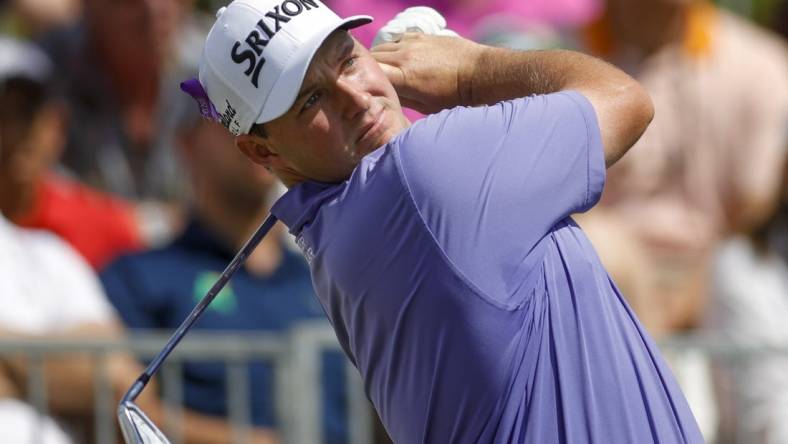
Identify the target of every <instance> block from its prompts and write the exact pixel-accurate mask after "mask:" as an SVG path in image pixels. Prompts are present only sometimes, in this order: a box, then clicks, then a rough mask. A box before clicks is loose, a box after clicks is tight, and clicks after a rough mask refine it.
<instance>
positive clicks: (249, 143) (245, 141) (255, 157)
mask: <svg viewBox="0 0 788 444" xmlns="http://www.w3.org/2000/svg"><path fill="white" fill-rule="evenodd" d="M235 146H236V147H238V149H239V150H241V152H242V153H244V155H245V156H246V157H248V158H249V160H251V161H252V162H254V163H257V164H260V165H262V166H264V167H266V168H270V167H271V166H272V164H273V163H274V162H276V160H277V158H278V157H279V155H278V154H276V152H274V151H273V150H272V149H271V146H270V143H269V142H268V141H267V140H265V139H264V138H262V137H260V136H257V135H254V134H241V135H240V136H236V137H235Z"/></svg>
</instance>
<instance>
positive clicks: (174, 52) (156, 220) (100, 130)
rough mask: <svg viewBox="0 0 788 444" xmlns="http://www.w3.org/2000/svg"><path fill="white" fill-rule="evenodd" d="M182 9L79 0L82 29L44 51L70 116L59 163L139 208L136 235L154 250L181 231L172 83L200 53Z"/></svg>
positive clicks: (178, 2)
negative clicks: (54, 68)
mask: <svg viewBox="0 0 788 444" xmlns="http://www.w3.org/2000/svg"><path fill="white" fill-rule="evenodd" d="M189 5H190V4H189V2H188V1H187V0H113V1H106V0H83V18H82V21H81V22H80V23H78V24H77V25H75V26H72V27H69V28H66V29H62V30H59V31H58V32H54V33H52V34H51V35H50V36H48V38H46V39H44V43H43V45H44V46H45V48H46V49H47V50H49V51H50V52H51V54H52V56H53V58H54V60H55V63H56V65H57V66H59V67H60V68H61V71H60V75H61V77H62V83H63V84H62V85H61V86H62V88H63V89H64V92H65V94H66V98H67V100H68V105H69V110H70V112H71V119H70V121H69V127H68V140H67V144H66V147H65V151H64V154H63V157H62V159H61V161H62V164H63V165H64V166H65V167H66V168H67V169H68V170H69V171H70V172H71V173H73V174H74V175H75V176H76V177H78V178H79V179H80V180H82V181H83V182H86V183H87V184H90V185H92V186H95V187H97V188H99V189H101V190H104V191H107V192H111V193H114V194H117V195H120V196H122V197H124V198H127V199H132V200H136V201H139V202H141V204H140V205H139V207H138V209H139V211H140V216H141V217H140V220H141V222H142V225H141V229H142V232H143V235H144V236H145V239H148V240H151V241H152V242H161V241H162V240H164V239H167V238H168V236H169V235H170V233H171V232H172V230H173V229H175V227H176V226H177V225H178V221H179V219H178V217H179V213H178V209H179V206H178V204H179V202H180V201H181V200H182V199H183V197H184V196H185V194H186V186H185V182H184V181H185V178H184V175H183V172H182V171H181V169H180V168H179V165H178V162H177V160H176V159H175V154H174V148H173V125H174V118H175V116H176V115H178V110H177V105H178V104H179V103H182V102H180V101H178V100H177V97H178V95H179V94H181V92H180V90H179V89H178V82H179V81H180V80H182V79H183V78H186V77H188V74H191V71H192V70H193V67H191V66H188V65H189V61H190V60H193V59H194V58H195V57H196V56H195V55H194V53H197V56H198V55H199V52H200V51H201V49H202V46H201V45H200V44H199V43H197V44H194V42H197V41H198V40H197V39H195V38H192V36H193V35H194V34H195V32H196V31H195V29H194V27H192V26H191V24H192V22H191V21H189V18H190V17H191V16H190V15H189V14H188V12H189ZM187 73H188V74H187Z"/></svg>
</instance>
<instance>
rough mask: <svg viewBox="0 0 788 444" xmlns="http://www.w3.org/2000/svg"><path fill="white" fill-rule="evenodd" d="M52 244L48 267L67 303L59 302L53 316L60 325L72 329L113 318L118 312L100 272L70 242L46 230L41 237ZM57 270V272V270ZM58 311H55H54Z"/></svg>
mask: <svg viewBox="0 0 788 444" xmlns="http://www.w3.org/2000/svg"><path fill="white" fill-rule="evenodd" d="M40 240H41V241H42V242H43V241H46V243H47V244H48V246H50V247H51V248H47V253H48V254H47V256H46V259H45V260H46V263H47V265H46V268H47V269H48V270H52V274H51V276H53V277H55V278H56V279H53V281H55V282H57V284H56V285H58V286H59V288H55V287H54V286H53V289H54V290H56V291H58V292H60V294H61V295H62V296H64V300H66V301H68V302H67V303H65V304H61V305H58V307H59V308H58V309H57V312H56V313H55V316H54V317H53V319H56V321H55V323H56V324H57V326H58V328H63V329H67V328H72V327H74V326H76V325H78V324H82V323H99V324H103V323H106V322H110V321H113V320H114V319H115V312H114V311H113V309H112V306H111V305H110V304H109V303H108V302H107V299H106V297H105V295H104V292H103V291H102V289H101V285H100V284H99V282H98V279H97V278H96V274H95V272H94V271H93V269H92V268H90V265H88V263H87V262H86V261H85V259H83V258H82V256H80V255H79V253H77V252H76V251H75V250H74V249H73V248H72V247H71V246H70V245H68V244H66V243H65V242H64V241H62V240H61V239H59V238H57V237H55V236H54V235H50V233H46V236H42V237H41V239H40ZM54 270H57V271H54ZM53 313H54V312H53Z"/></svg>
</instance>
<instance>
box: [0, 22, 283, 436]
mask: <svg viewBox="0 0 788 444" xmlns="http://www.w3.org/2000/svg"><path fill="white" fill-rule="evenodd" d="M47 71H48V63H47V59H46V57H45V56H43V54H41V53H40V52H38V51H37V50H36V49H35V48H34V47H31V46H28V45H26V44H23V43H21V42H18V41H15V40H11V39H7V38H4V39H0V102H2V103H3V107H0V246H2V248H0V302H3V303H4V304H5V305H4V308H3V310H0V340H17V339H41V340H53V339H90V338H96V337H101V338H106V339H113V338H115V339H120V338H122V337H123V334H124V330H123V328H122V324H121V323H120V322H119V321H118V318H117V317H116V313H115V311H114V310H113V308H112V306H111V305H110V304H109V303H108V302H107V300H106V297H105V295H104V293H103V292H102V290H101V286H100V283H99V281H98V279H97V278H96V276H95V274H94V273H93V271H92V270H91V269H90V267H89V266H88V265H87V263H86V262H85V261H84V259H82V258H81V257H80V256H79V255H78V254H76V252H75V251H73V250H72V249H71V248H70V247H69V246H68V245H67V244H65V243H64V242H63V241H62V240H61V239H59V238H57V237H56V236H55V235H53V234H51V233H47V232H44V231H37V230H29V229H24V228H19V227H16V226H14V225H13V224H12V223H11V222H10V221H9V220H8V217H10V216H16V215H19V214H25V213H27V212H28V210H29V208H30V205H31V204H32V203H33V202H35V201H36V196H37V195H36V185H37V184H39V182H40V181H41V180H42V179H41V178H42V175H43V173H44V172H45V171H46V168H47V166H48V165H49V164H50V163H51V162H52V160H53V159H54V158H56V154H57V149H56V147H57V135H58V131H59V128H60V126H59V124H58V123H57V121H58V120H59V119H60V115H59V108H58V106H57V105H56V104H55V103H54V102H52V101H51V100H50V98H49V96H48V95H47V92H46V87H47V83H46V82H47ZM48 186H50V185H48ZM52 186H53V185H52ZM53 193H55V194H56V195H57V193H63V194H64V196H61V197H62V199H61V198H59V197H55V198H53V199H54V202H58V204H57V205H56V206H55V207H53V208H54V209H53V211H55V210H56V213H57V214H55V217H53V219H52V220H53V221H54V222H59V221H67V222H69V223H71V224H75V223H76V222H77V221H79V222H81V223H82V224H83V225H84V226H83V229H84V230H90V229H93V230H95V231H93V232H92V234H93V235H95V236H97V237H98V238H99V239H106V238H107V236H105V233H108V231H107V229H106V227H105V226H104V225H109V224H112V223H114V222H113V220H112V219H111V218H109V219H108V218H107V217H106V214H101V213H102V211H104V212H106V213H109V214H111V213H112V212H113V211H115V210H117V208H116V207H113V206H109V207H106V208H103V210H102V209H101V208H98V207H96V205H100V204H105V203H107V202H109V200H108V199H107V198H106V197H103V196H98V195H95V194H92V192H90V191H86V190H84V189H83V188H81V187H80V186H78V185H75V184H72V185H68V186H67V188H66V189H64V190H61V189H57V188H53ZM72 194H73V195H72ZM46 202H49V201H46ZM44 205H46V203H45V204H44ZM70 205H73V207H71V206H70ZM47 208H49V207H47ZM45 214H46V212H45ZM68 214H70V215H68ZM102 220H103V221H104V222H102ZM103 224H104V225H103ZM67 228H68V227H67ZM107 359H108V361H107V364H108V365H107V371H108V374H107V379H108V381H109V384H110V389H111V390H112V396H113V397H114V399H115V400H116V401H117V400H120V397H121V396H122V395H123V394H124V393H125V391H126V390H127V389H128V388H129V387H130V386H131V384H132V383H133V382H134V380H135V379H136V378H137V376H139V374H141V373H142V368H141V367H140V366H139V364H138V363H137V362H136V360H135V359H134V358H133V357H131V356H129V355H127V354H124V353H113V354H110V355H108V357H107ZM95 364H96V361H94V360H93V359H92V358H91V357H90V356H86V355H58V356H57V357H51V358H47V359H45V362H44V368H45V372H46V374H45V381H46V389H47V400H48V402H49V406H48V407H49V411H50V412H52V414H53V415H55V416H56V417H57V420H56V419H54V418H50V417H47V418H44V420H43V421H42V422H41V423H40V424H39V419H38V413H37V412H36V411H35V410H34V409H33V408H32V407H31V406H30V405H28V404H27V403H26V401H25V400H26V399H27V398H26V396H27V395H26V393H25V391H26V390H27V388H28V381H27V379H28V377H29V375H30V367H29V365H28V362H27V360H26V359H25V358H24V357H16V356H0V430H2V442H3V443H10V444H17V443H19V444H22V443H24V444H27V443H30V442H41V443H43V444H50V443H58V444H59V443H69V442H88V438H89V435H90V432H91V430H90V429H89V428H85V427H82V426H83V425H85V423H86V422H88V420H90V419H91V417H92V415H93V412H94V406H93V402H94V397H93V394H94V385H95V380H96V378H97V375H96V368H95V367H96V365H95ZM148 391H149V392H150V393H144V394H143V396H142V399H141V401H140V402H141V403H142V404H140V406H141V407H142V408H143V409H144V410H145V411H146V412H147V413H148V414H149V415H151V416H152V417H153V418H154V420H156V419H161V415H162V410H161V408H160V406H159V404H158V402H157V401H156V400H155V396H152V394H153V393H155V383H154V388H153V389H152V390H148ZM183 419H184V422H185V427H184V429H185V430H186V433H185V440H186V442H191V443H206V444H210V443H225V442H228V441H229V437H230V428H229V426H228V425H227V424H226V423H225V422H224V421H217V420H216V419H214V418H210V417H207V416H204V415H199V414H195V413H193V412H191V411H186V412H185V413H184V417H183ZM36 437H38V438H40V439H41V440H40V441H35V439H36ZM252 439H253V440H254V442H255V443H260V444H262V443H271V442H273V441H272V437H271V435H270V434H269V433H263V432H257V433H253V434H252Z"/></svg>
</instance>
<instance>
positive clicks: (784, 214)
mask: <svg viewBox="0 0 788 444" xmlns="http://www.w3.org/2000/svg"><path fill="white" fill-rule="evenodd" d="M225 3H226V1H222V0H3V1H0V33H1V35H0V212H1V214H0V302H2V304H0V340H5V341H13V340H19V339H31V338H35V339H42V340H46V339H48V338H51V339H63V338H74V339H77V340H78V339H80V338H95V337H101V338H119V339H120V338H124V337H126V335H133V334H134V333H135V332H139V331H144V330H146V329H174V328H175V327H177V325H178V324H180V322H181V321H182V320H183V318H184V317H185V316H186V315H187V314H188V312H189V311H190V310H191V309H192V307H193V306H194V304H195V303H196V301H197V300H199V299H200V298H201V297H202V296H203V294H204V293H205V291H206V290H207V289H208V288H209V287H210V285H211V284H212V283H213V281H214V280H215V278H216V277H217V276H218V273H220V272H221V270H222V269H223V268H224V266H225V265H226V264H227V263H228V262H229V260H230V259H231V258H232V256H233V255H234V253H235V251H237V249H238V248H239V247H240V246H241V245H242V244H243V242H244V241H245V240H246V238H247V237H248V236H249V235H250V234H251V232H252V231H253V230H254V229H255V228H256V226H257V224H258V223H259V222H260V220H261V219H262V218H263V216H264V215H265V214H266V213H267V211H268V208H269V205H270V204H271V203H272V202H273V201H274V200H275V199H276V197H277V195H278V194H279V193H281V192H282V189H281V186H280V185H278V184H277V183H276V182H275V180H274V179H273V178H272V176H271V175H269V174H268V173H267V172H266V171H265V170H264V169H261V168H260V167H258V166H255V165H254V164H252V163H250V162H248V161H247V160H246V159H245V158H244V157H243V156H242V155H241V154H240V153H239V152H238V150H237V149H235V147H234V146H233V140H232V138H231V137H230V135H229V134H227V133H226V132H225V131H224V129H223V128H221V127H220V126H218V125H217V124H215V123H211V122H207V121H204V120H202V119H201V118H200V116H199V114H198V112H197V109H196V107H195V106H194V105H193V103H192V102H191V101H190V100H191V99H189V98H187V97H186V96H185V95H184V94H183V93H181V92H180V90H179V89H178V83H179V82H180V81H182V80H185V79H187V78H190V77H194V76H195V71H196V66H197V62H198V60H199V57H200V52H201V50H202V42H203V38H204V35H205V33H206V32H207V29H208V28H209V26H210V24H211V23H212V17H213V15H212V14H213V12H214V11H215V10H216V9H218V7H220V6H222V5H224V4H225ZM326 3H327V4H328V5H330V6H332V7H333V8H334V9H335V10H336V11H337V12H338V13H339V14H340V15H349V14H355V13H364V14H370V15H373V16H374V17H375V18H376V22H374V23H373V24H372V25H369V26H367V27H363V28H361V29H359V30H357V31H355V32H356V36H357V37H358V38H359V39H360V40H361V41H362V42H364V43H366V44H369V43H370V42H371V41H372V39H373V37H374V35H375V32H376V31H377V29H379V27H380V26H382V25H383V24H385V23H386V22H387V21H388V20H389V19H391V18H393V16H394V15H395V14H396V13H397V12H399V11H401V10H402V9H404V8H406V7H408V6H414V5H427V6H432V7H434V8H435V9H437V10H438V11H440V12H441V13H442V14H443V15H444V16H445V17H446V18H447V21H448V25H449V27H450V28H452V29H454V30H455V31H457V32H458V33H459V34H461V35H463V36H465V37H467V38H471V39H473V40H476V41H479V42H482V43H487V44H490V45H498V46H506V47H512V48H519V49H549V48H570V49H575V50H579V51H583V52H587V53H590V54H593V55H595V56H598V57H600V58H603V59H605V60H607V61H609V62H610V63H613V64H615V65H617V66H619V67H621V68H622V69H624V70H625V71H626V72H628V73H629V74H631V75H632V76H634V77H635V78H637V79H638V80H639V81H640V82H642V84H643V85H644V86H645V87H646V89H647V90H648V91H649V92H650V93H651V96H652V98H653V100H654V103H655V106H656V117H655V119H654V121H653V123H652V125H651V126H650V127H649V129H648V130H647V131H646V133H645V134H644V136H643V138H642V139H641V140H640V141H639V142H638V143H637V144H636V145H635V147H634V148H633V149H632V150H631V151H630V152H629V153H628V154H627V155H626V156H625V157H624V158H623V159H622V160H621V161H620V162H618V164H616V165H615V166H614V167H613V168H612V169H610V170H609V171H608V180H607V185H606V190H605V193H604V195H603V198H602V201H601V202H600V204H599V205H598V206H597V207H596V208H594V209H593V210H592V211H590V212H589V213H586V214H583V215H578V216H577V220H578V222H579V223H580V225H581V226H583V228H584V229H585V230H586V232H587V233H588V234H589V236H590V237H591V239H592V241H593V243H594V245H595V246H596V248H597V249H598V251H599V254H600V256H601V257H602V260H603V262H604V263H605V264H606V265H607V267H608V269H609V271H610V273H611V275H612V277H613V279H614V280H615V281H616V283H617V284H618V286H619V287H620V288H621V290H622V293H623V294H624V296H625V297H626V298H627V300H628V301H629V303H630V304H631V306H632V307H633V308H634V310H635V312H636V313H637V314H638V316H639V318H640V319H641V321H642V322H643V324H644V325H645V326H646V328H647V329H648V330H649V332H650V333H651V334H652V335H653V336H654V337H655V338H656V339H657V340H658V341H661V342H664V343H666V344H668V343H670V341H671V340H672V339H673V338H676V337H680V336H684V335H688V334H689V335H693V336H695V337H708V338H716V339H717V340H719V341H721V342H722V343H726V342H727V343H730V344H750V345H752V346H753V347H756V348H757V347H772V348H773V349H774V350H777V349H779V348H780V347H782V349H783V350H785V351H784V352H782V353H779V352H777V351H774V352H772V353H758V354H746V355H743V357H740V358H738V359H730V356H729V359H722V358H719V357H715V356H716V355H714V354H713V353H712V354H710V353H708V350H705V351H704V350H703V349H698V350H697V353H681V354H672V353H671V352H670V350H669V349H666V353H667V357H668V359H669V361H670V363H671V366H672V367H673V370H674V372H675V373H676V375H677V377H678V378H679V380H680V383H681V384H682V386H683V388H684V390H685V392H686V393H687V396H688V398H689V400H690V404H691V405H692V407H693V410H694V412H695V414H696V416H697V418H698V421H699V423H700V425H701V428H702V429H703V432H704V434H705V435H706V437H707V439H708V441H709V442H714V443H721V444H725V443H742V444H761V443H763V444H766V443H769V444H772V443H775V444H776V443H784V444H788V421H786V419H788V168H786V165H788V164H786V154H788V49H787V47H786V38H788V0H726V1H723V0H719V1H716V2H712V1H707V0H326ZM413 118H414V119H416V118H419V116H418V115H417V114H415V113H414V114H413ZM546 198H549V196H546ZM277 230H279V231H278V232H277V235H276V236H269V237H268V238H266V239H265V240H264V241H263V243H262V244H261V245H260V247H258V248H257V250H256V251H255V252H254V254H253V255H252V256H251V257H250V258H249V260H247V262H246V264H245V266H244V267H243V269H242V270H241V271H239V273H238V274H237V275H236V276H235V277H234V279H233V280H232V282H231V284H230V285H228V287H227V288H226V289H225V290H223V291H222V293H221V294H220V295H219V296H218V297H217V299H216V300H215V301H214V303H213V304H212V305H211V306H210V308H209V310H208V311H207V312H206V314H205V316H204V318H203V319H202V320H201V321H200V322H199V323H198V324H197V326H196V328H198V329H201V330H207V331H211V330H215V331H228V330H234V331H240V332H259V331H268V332H286V331H287V330H288V329H289V328H291V327H292V326H293V325H295V324H297V323H298V322H301V321H303V320H307V319H320V318H322V316H323V312H322V309H321V307H320V306H319V305H318V303H317V301H316V299H315V298H314V296H313V294H312V289H311V284H310V278H309V272H308V269H307V267H306V265H305V263H304V261H303V259H302V257H301V256H300V253H299V252H298V251H297V250H296V249H294V248H292V246H291V244H290V243H289V242H290V241H289V240H288V238H287V235H286V233H285V231H284V229H283V228H282V227H278V228H277ZM144 364H145V362H144V361H140V360H138V359H137V358H136V357H135V356H133V355H132V354H130V353H121V352H118V353H113V354H112V355H111V356H110V357H109V359H108V362H107V364H106V365H105V367H104V368H105V370H106V371H107V373H108V379H109V382H110V386H111V387H112V393H113V396H115V397H116V398H119V397H120V396H121V395H122V394H123V393H124V392H125V390H126V389H127V388H128V386H129V385H130V384H131V382H132V381H133V380H134V378H136V376H137V375H138V374H139V373H140V372H141V369H142V367H141V366H142V365H144ZM344 365H345V362H344V358H343V357H342V356H341V354H339V353H334V354H328V355H326V356H324V359H323V362H322V366H321V368H322V373H323V376H322V380H323V381H325V384H323V390H322V392H323V393H322V394H321V399H322V404H323V407H322V409H321V411H322V412H323V416H324V418H323V424H324V432H325V437H326V441H325V442H331V443H342V442H347V440H348V438H347V435H348V432H347V427H346V424H347V421H348V418H347V415H348V414H347V402H346V399H345V397H344V385H343V384H344V382H343V381H344V377H343V375H342V372H343V368H344ZM97 371H98V370H97V369H96V364H95V361H93V360H91V359H89V358H86V357H85V356H70V355H69V356H57V357H53V358H52V359H47V360H46V362H45V381H46V389H47V402H48V409H47V410H48V416H47V417H45V418H44V419H43V420H41V419H39V417H38V414H37V412H36V410H35V409H34V408H33V407H32V406H31V405H30V404H29V403H28V402H27V396H28V393H27V392H28V390H29V387H30V384H29V378H30V375H31V369H30V362H29V360H28V359H26V358H25V356H20V355H0V441H2V442H4V443H12V444H15V443H26V444H27V443H30V442H33V441H35V440H38V442H42V443H46V444H49V443H53V444H54V443H71V442H92V441H94V440H95V436H92V435H91V432H90V430H91V428H90V427H89V426H87V425H86V424H90V422H91V420H92V415H93V413H94V409H93V402H94V399H93V398H94V396H93V395H91V393H92V392H93V384H94V380H95V378H96V372H97ZM248 371H249V375H250V381H251V387H250V402H251V403H250V406H249V414H250V421H251V424H252V427H251V428H250V429H249V430H248V432H249V433H248V435H247V437H248V439H249V442H255V443H275V442H278V437H277V422H278V419H277V415H276V412H275V410H276V409H275V408H274V401H273V397H274V393H275V391H276V388H275V387H273V385H274V378H273V376H272V369H271V367H270V365H268V364H266V363H264V362H251V363H249V366H248ZM182 372H183V384H184V385H183V388H182V390H183V396H182V398H183V404H184V406H185V409H184V410H183V411H182V412H181V418H182V421H183V424H184V425H185V426H184V427H183V428H182V430H183V439H184V441H185V442H193V443H223V442H230V436H231V433H230V429H231V427H230V425H229V424H228V422H227V420H226V415H227V410H228V407H227V405H226V402H225V401H224V400H225V393H226V391H227V387H226V383H225V381H226V378H225V373H224V372H225V370H224V367H223V366H222V364H221V363H213V362H194V363H187V364H186V365H184V366H183V368H182ZM154 384H155V382H154ZM159 388H160V387H158V386H152V387H150V388H148V389H147V390H146V392H145V395H144V396H143V398H142V399H140V402H139V403H140V405H141V406H143V410H145V411H146V412H148V413H150V415H151V416H152V417H153V418H154V419H157V418H159V417H160V415H163V414H164V413H165V412H166V410H167V409H168V408H170V406H168V405H167V404H166V403H163V402H162V401H161V400H160V398H159V396H158V393H159V391H158V390H157V389H159ZM350 419H351V420H352V418H350ZM381 435H383V433H381ZM31 440H33V441H31ZM380 441H381V442H385V436H380Z"/></svg>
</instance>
